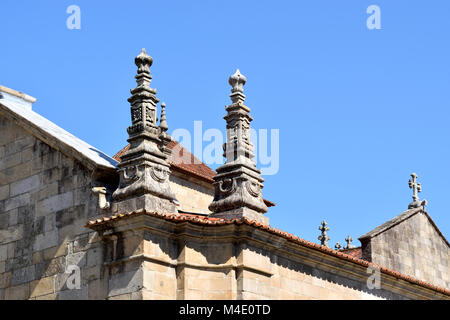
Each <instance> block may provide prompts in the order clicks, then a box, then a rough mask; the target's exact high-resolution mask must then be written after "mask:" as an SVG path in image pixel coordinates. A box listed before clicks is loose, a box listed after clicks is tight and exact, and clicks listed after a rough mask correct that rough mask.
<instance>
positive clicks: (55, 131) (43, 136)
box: [0, 97, 118, 170]
mask: <svg viewBox="0 0 450 320" xmlns="http://www.w3.org/2000/svg"><path fill="white" fill-rule="evenodd" d="M0 113H5V114H7V115H9V116H10V117H12V118H13V119H15V121H16V122H17V124H18V125H20V126H21V127H23V128H24V129H25V130H27V131H29V132H30V133H31V134H32V135H34V136H36V137H37V138H39V139H40V140H43V141H44V142H45V143H47V144H49V145H50V146H52V147H53V148H56V149H58V150H60V151H62V152H63V153H66V154H67V153H68V154H70V155H73V156H74V157H75V158H76V159H77V160H79V161H81V162H83V163H85V164H88V167H90V168H91V169H94V168H102V169H107V170H116V164H117V163H118V162H117V161H116V160H114V159H113V158H111V157H110V156H108V155H107V154H105V153H104V152H102V151H100V150H98V149H97V148H95V147H93V146H91V145H90V144H88V143H86V142H84V141H83V140H81V139H79V138H77V137H75V136H74V135H72V134H71V133H69V132H67V131H66V130H64V129H62V128H61V127H59V126H57V125H56V124H54V123H53V122H51V121H50V120H48V119H46V118H44V117H43V116H41V115H39V114H37V113H36V112H34V111H33V110H31V106H30V108H27V107H25V106H24V104H22V103H20V102H19V101H13V100H9V99H8V100H7V99H2V98H1V97H0ZM86 162H87V163H86Z"/></svg>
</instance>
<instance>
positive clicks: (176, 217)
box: [86, 210, 450, 296]
mask: <svg viewBox="0 0 450 320" xmlns="http://www.w3.org/2000/svg"><path fill="white" fill-rule="evenodd" d="M137 215H148V216H153V217H157V218H161V219H164V220H167V221H171V222H175V223H179V222H185V221H186V222H189V223H193V224H200V225H204V226H221V225H229V224H238V225H241V224H246V225H249V226H253V227H255V228H258V229H260V230H264V231H266V232H269V233H272V234H276V235H279V236H281V237H283V238H285V239H287V240H290V241H292V242H295V243H297V244H299V245H302V246H304V247H308V248H312V249H315V250H318V251H321V252H325V253H327V254H330V255H332V256H335V257H338V258H340V259H342V260H346V261H351V262H354V263H356V264H358V265H361V266H365V267H367V266H372V267H376V268H379V269H380V271H381V272H383V273H385V274H388V275H391V276H394V277H396V278H398V279H402V280H406V281H408V282H410V283H413V284H417V285H420V286H422V287H425V288H428V289H431V290H434V291H437V292H440V293H442V294H445V295H448V296H450V290H448V289H445V288H442V287H439V286H436V285H434V284H431V283H429V282H425V281H422V280H418V279H416V278H413V277H411V276H408V275H404V274H401V273H400V272H397V271H394V270H391V269H388V268H385V267H382V266H380V265H377V264H375V263H372V262H368V261H366V260H362V259H360V258H357V257H355V256H352V255H351V254H346V253H344V252H342V251H336V250H333V249H331V248H329V247H325V246H322V245H319V244H317V243H313V242H310V241H308V240H304V239H301V238H298V237H296V236H294V235H292V234H289V233H287V232H284V231H282V230H279V229H275V228H272V227H270V226H268V225H262V224H260V223H258V222H256V221H254V220H249V219H246V218H242V219H232V220H231V219H223V218H212V217H208V216H199V215H195V214H173V213H157V212H148V211H145V210H137V211H133V212H129V213H125V214H118V215H114V216H111V217H102V218H99V219H94V220H91V221H89V222H88V223H87V224H86V227H87V228H93V227H95V226H99V225H103V224H106V223H108V222H110V221H117V220H121V219H124V218H128V217H131V216H137ZM355 249H358V248H355ZM355 249H350V250H353V251H354V252H356V250H355Z"/></svg>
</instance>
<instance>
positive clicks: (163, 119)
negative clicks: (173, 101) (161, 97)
mask: <svg viewBox="0 0 450 320" xmlns="http://www.w3.org/2000/svg"><path fill="white" fill-rule="evenodd" d="M159 127H160V128H161V130H162V131H164V132H166V131H167V130H168V129H169V127H168V126H167V121H166V104H165V103H164V102H162V103H161V120H160V121H159Z"/></svg>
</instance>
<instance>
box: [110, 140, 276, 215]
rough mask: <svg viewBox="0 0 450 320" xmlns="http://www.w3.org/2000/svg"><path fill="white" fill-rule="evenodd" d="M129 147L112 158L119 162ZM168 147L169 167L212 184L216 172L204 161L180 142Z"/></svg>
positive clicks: (270, 203)
mask: <svg viewBox="0 0 450 320" xmlns="http://www.w3.org/2000/svg"><path fill="white" fill-rule="evenodd" d="M129 148H130V145H127V146H126V147H125V148H123V149H122V150H120V151H119V152H117V153H116V154H115V155H114V156H113V158H114V159H116V160H117V161H119V162H121V161H122V159H121V156H122V155H123V154H124V153H125V152H126V151H127V150H128V149H129ZM168 148H169V149H171V150H172V157H171V158H170V159H169V163H170V166H171V169H174V170H177V171H180V172H182V173H185V174H188V175H191V176H194V177H196V178H198V179H200V180H203V181H205V182H207V183H210V184H212V183H213V182H214V180H213V177H214V176H215V175H216V172H215V171H214V170H213V169H211V168H210V167H208V166H207V165H206V164H205V163H203V162H202V161H200V160H199V159H198V158H197V157H195V156H194V155H193V154H192V153H190V152H189V151H188V150H186V149H185V148H184V147H183V146H182V145H181V144H179V143H178V142H177V141H175V140H172V141H171V142H170V143H169V145H168ZM263 200H264V203H265V204H266V206H268V207H274V206H275V203H273V202H272V201H269V200H266V199H263Z"/></svg>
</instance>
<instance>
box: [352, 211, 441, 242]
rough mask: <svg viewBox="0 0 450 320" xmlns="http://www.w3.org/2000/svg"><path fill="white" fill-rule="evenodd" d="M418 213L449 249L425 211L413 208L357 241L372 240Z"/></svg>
mask: <svg viewBox="0 0 450 320" xmlns="http://www.w3.org/2000/svg"><path fill="white" fill-rule="evenodd" d="M418 213H423V214H425V216H426V217H427V218H428V220H429V221H430V223H431V225H432V226H433V227H434V229H436V231H437V233H438V234H439V235H440V236H441V237H442V239H444V241H445V243H446V244H447V246H449V247H450V244H449V243H448V241H447V239H446V238H445V237H444V235H443V234H442V232H441V231H440V230H439V228H438V227H437V226H436V224H435V223H434V221H433V220H432V219H431V217H430V215H429V214H428V213H427V212H426V211H425V209H424V208H423V207H420V208H414V209H408V210H406V211H404V212H403V213H401V214H399V215H398V216H396V217H395V218H393V219H391V220H389V221H387V222H385V223H383V224H382V225H380V226H378V227H376V228H375V229H373V230H371V231H369V232H367V233H366V234H364V235H362V236H361V237H359V240H360V241H362V240H365V239H370V238H373V237H375V236H377V235H379V234H380V233H382V232H384V231H386V230H388V229H391V228H392V227H394V226H396V225H398V224H399V223H401V222H403V221H405V220H407V219H409V218H411V217H412V216H414V215H416V214H418Z"/></svg>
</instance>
